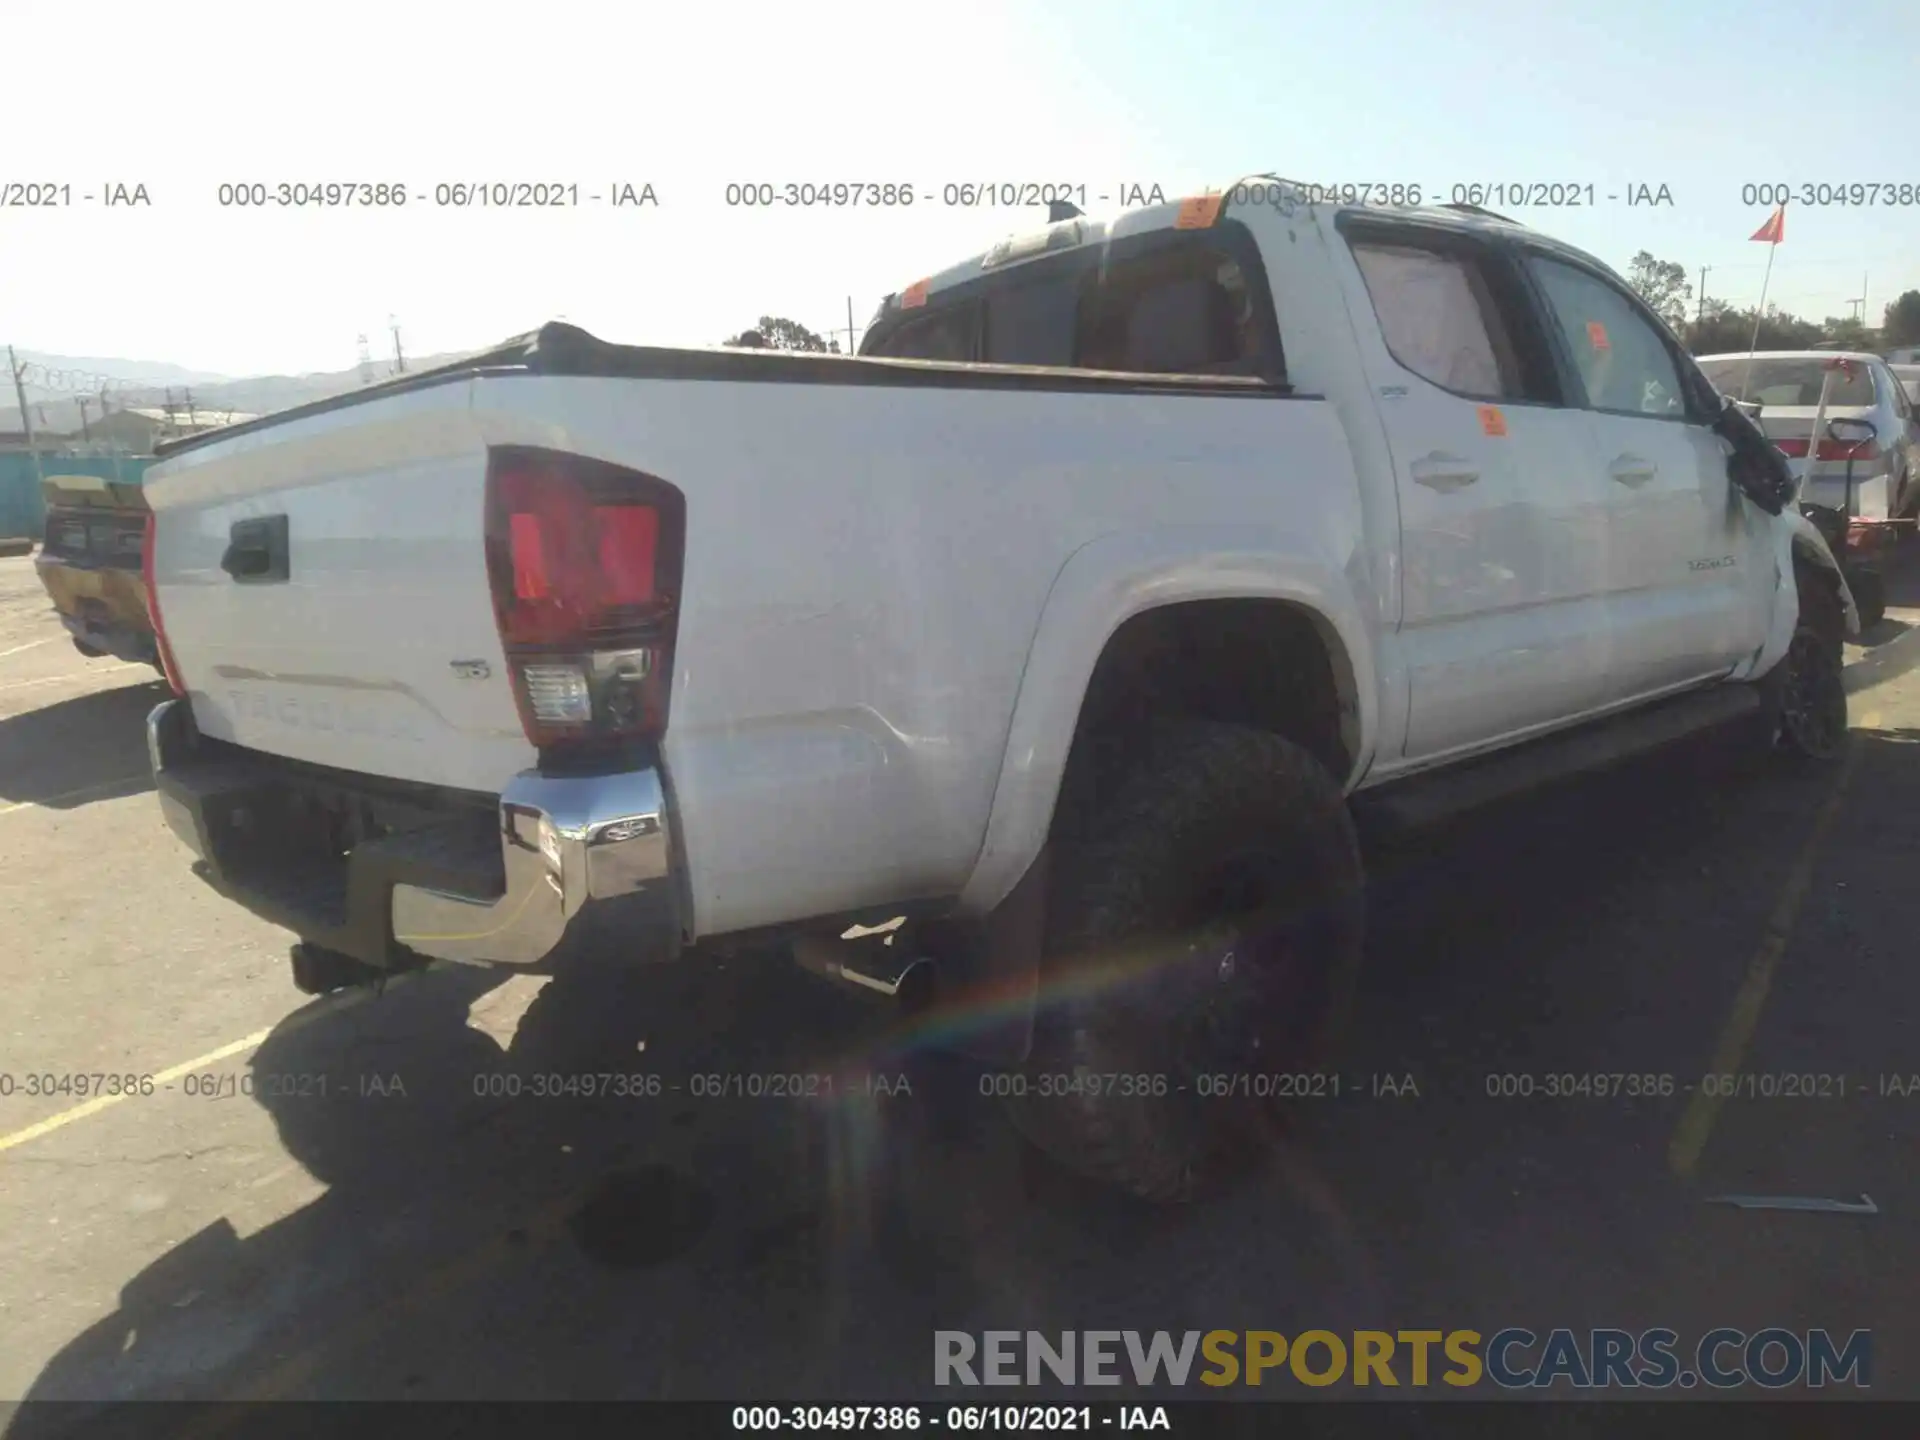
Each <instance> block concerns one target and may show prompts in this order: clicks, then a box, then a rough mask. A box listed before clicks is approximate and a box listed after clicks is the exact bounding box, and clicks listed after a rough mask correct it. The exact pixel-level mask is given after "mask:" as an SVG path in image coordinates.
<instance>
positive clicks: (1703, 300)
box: [1693, 265, 1713, 325]
mask: <svg viewBox="0 0 1920 1440" xmlns="http://www.w3.org/2000/svg"><path fill="white" fill-rule="evenodd" d="M1712 269H1713V267H1712V266H1711V265H1702V266H1701V267H1700V304H1699V307H1698V308H1697V309H1696V310H1695V311H1694V312H1693V323H1694V324H1696V325H1698V324H1699V323H1700V322H1701V321H1702V320H1704V319H1706V318H1707V273H1708V272H1709V271H1710V270H1712Z"/></svg>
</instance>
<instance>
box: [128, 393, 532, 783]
mask: <svg viewBox="0 0 1920 1440" xmlns="http://www.w3.org/2000/svg"><path fill="white" fill-rule="evenodd" d="M472 389H473V384H472V381H471V380H467V379H460V380H452V381H449V382H446V383H440V384H435V385H431V386H428V387H424V388H421V389H418V390H413V391H408V392H404V393H396V394H392V395H388V396H384V397H380V398H372V399H368V400H366V401H365V402H362V403H358V404H352V405H348V406H345V407H342V408H338V409H335V410H332V411H329V412H327V413H322V414H314V415H310V416H306V417H303V418H295V419H291V420H289V421H287V422H286V423H284V424H278V425H270V426H267V427H265V428H261V429H258V430H254V431H251V432H248V433H239V434H236V435H234V436H232V437H230V438H227V439H224V440H216V441H214V442H213V443H211V444H207V445H205V446H202V447H197V448H192V449H189V450H187V451H186V452H185V453H182V454H180V455H177V456H174V457H171V458H169V459H166V460H164V461H163V462H162V463H161V464H160V465H158V466H156V467H155V468H154V469H153V470H152V471H151V472H150V473H149V476H148V480H147V485H146V493H147V499H148V502H149V504H150V505H151V506H152V508H153V510H154V512H155V513H156V515H157V516H158V517H159V523H158V527H157V531H156V543H155V550H154V577H155V590H156V593H157V595H158V599H159V606H160V616H161V621H162V624H163V625H164V627H165V631H166V637H167V641H168V645H169V647H170V648H171V651H172V654H173V657H174V662H175V664H176V666H177V668H178V671H179V676H178V678H179V681H180V683H181V685H182V686H183V687H184V688H185V689H186V691H187V692H188V696H189V699H190V701H191V703H192V708H193V715H194V720H195V722H196V723H197V724H198V726H199V728H200V730H201V731H202V733H204V734H206V735H210V736H212V737H214V738H216V739H220V740H226V741H230V742H232V743H234V744H237V745H242V746H246V747H248V748H249V749H253V750H258V751H264V752H266V753H268V754H273V755H279V756H284V757H287V758H290V759H295V760H302V761H308V762H311V763H314V764H319V765H327V766H333V767H337V768H340V769H344V770H351V771H356V772H360V773H364V774H371V775H383V776H391V777H394V778H398V779H406V780H411V781H417V782H426V783H431V784H437V785H444V786H450V787H453V788H457V789H464V790H476V791H488V792H497V791H499V790H500V789H501V788H502V787H503V786H504V785H505V784H506V782H507V781H508V780H509V779H510V778H511V777H512V776H513V775H514V774H515V773H516V772H518V771H520V770H522V769H525V768H527V767H528V766H530V765H532V764H533V763H534V760H535V754H534V751H533V748H532V746H531V745H529V744H528V742H527V740H526V737H525V735H524V733H523V732H522V729H521V725H520V721H519V717H518V712H517V709H516V707H515V703H514V698H513V693H512V690H511V688H510V683H509V680H508V676H507V668H506V665H505V663H504V659H503V655H502V649H501V643H500V637H499V633H498V630H497V628H496V625H495V619H494V610H493V601H492V597H491V592H490V590H489V588H488V581H487V568H486V555H485V546H484V539H483V534H484V525H485V483H486V442H485V440H484V439H483V438H482V436H481V434H480V432H479V430H478V429H477V428H476V426H475V424H474V420H473V416H472V414H471V410H470V403H471V398H472ZM255 572H257V573H255Z"/></svg>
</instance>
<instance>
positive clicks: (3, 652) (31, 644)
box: [0, 635, 60, 660]
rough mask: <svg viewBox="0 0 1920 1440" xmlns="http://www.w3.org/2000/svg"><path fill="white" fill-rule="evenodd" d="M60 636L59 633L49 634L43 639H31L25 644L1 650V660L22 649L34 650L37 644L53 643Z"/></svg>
mask: <svg viewBox="0 0 1920 1440" xmlns="http://www.w3.org/2000/svg"><path fill="white" fill-rule="evenodd" d="M59 638H60V637H59V636H58V635H49V636H47V637H46V638H45V639H43V640H29V641H28V642H27V643H26V644H24V645H16V646H14V647H13V648H12V649H11V650H0V660H4V659H6V658H7V657H8V656H9V655H18V654H19V653H20V652H21V651H22V650H32V649H34V648H36V647H37V646H41V645H51V644H52V643H53V642H54V641H56V640H58V639H59Z"/></svg>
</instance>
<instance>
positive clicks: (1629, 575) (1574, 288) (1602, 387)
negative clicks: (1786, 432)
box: [1526, 247, 1774, 701]
mask: <svg viewBox="0 0 1920 1440" xmlns="http://www.w3.org/2000/svg"><path fill="white" fill-rule="evenodd" d="M1526 268H1527V272H1528V275H1529V277H1530V278H1531V279H1532V281H1533V282H1534V285H1535V287H1536V289H1537V291H1538V293H1539V295H1540V297H1541V305H1542V307H1543V308H1544V310H1545V311H1546V314H1547V316H1548V320H1549V323H1550V325H1551V328H1552V331H1553V337H1554V340H1555V343H1556V346H1557V348H1558V349H1559V352H1560V355H1561V360H1562V366H1563V370H1564V372H1565V374H1566V383H1567V385H1568V388H1569V389H1570V390H1572V391H1575V392H1577V394H1578V397H1579V399H1580V400H1581V402H1582V403H1583V404H1584V405H1585V407H1586V414H1587V420H1588V423H1589V425H1590V426H1591V428H1592V433H1593V437H1594V445H1593V448H1592V451H1591V453H1594V454H1595V455H1596V456H1597V461H1598V463H1597V466H1596V468H1595V470H1594V471H1593V472H1592V473H1593V478H1594V483H1596V484H1597V485H1598V486H1599V487H1600V488H1601V489H1602V490H1603V491H1604V492H1605V494H1606V496H1607V535H1608V538H1607V541H1606V546H1605V550H1606V556H1607V576H1606V587H1607V591H1608V629H1609V630H1610V632H1611V633H1612V635H1613V637H1614V647H1613V651H1612V654H1611V656H1610V658H1609V661H1608V677H1607V686H1608V690H1609V692H1610V698H1612V699H1614V700H1622V701H1624V700H1632V699H1638V698H1643V697H1646V696H1650V695H1653V694H1656V693H1658V692H1661V691H1664V690H1670V689H1674V688H1677V687H1681V686H1685V685H1688V684H1691V683H1693V682H1695V681H1699V680H1705V679H1709V678H1711V677H1713V676H1716V675H1723V674H1725V673H1726V672H1727V671H1728V670H1729V669H1731V668H1732V666H1733V665H1734V664H1735V663H1736V662H1737V661H1738V660H1740V659H1741V658H1743V657H1744V656H1745V655H1747V654H1748V653H1750V652H1751V651H1753V650H1754V649H1756V648H1757V647H1758V646H1759V645H1760V644H1761V643H1762V642H1763V641H1764V640H1765V638H1766V634H1765V626H1766V619H1767V615H1768V613H1769V612H1768V607H1767V605H1766V603H1765V595H1766V594H1767V593H1768V591H1769V589H1770V587H1771V585H1772V582H1773V579H1774V575H1773V558H1772V549H1771V546H1770V544H1768V543H1766V541H1765V537H1764V536H1763V534H1762V527H1761V524H1760V517H1759V513H1758V512H1757V511H1756V510H1755V509H1754V507H1752V506H1750V505H1747V504H1745V503H1743V502H1742V501H1741V500H1740V498H1739V497H1738V495H1737V494H1736V493H1735V491H1734V488H1733V485H1732V482H1731V481H1730V480H1729V479H1728V477H1727V453H1728V447H1727V445H1726V443H1725V442H1724V441H1723V440H1721V439H1720V437H1719V436H1717V435H1716V434H1714V433H1713V431H1712V430H1711V429H1710V428H1709V422H1710V421H1711V420H1712V418H1713V415H1714V405H1715V401H1714V397H1713V394H1712V387H1711V386H1710V385H1709V384H1707V382H1706V380H1705V377H1704V376H1702V375H1700V374H1699V372H1698V370H1697V367H1695V366H1694V365H1693V362H1692V361H1691V360H1690V359H1689V358H1687V356H1686V355H1685V354H1684V352H1682V351H1681V350H1680V348H1679V346H1678V345H1677V344H1676V343H1674V341H1673V340H1672V339H1671V337H1670V336H1669V334H1668V333H1667V331H1666V329H1665V327H1664V326H1662V325H1661V323H1660V322H1659V321H1658V320H1657V319H1655V318H1654V316H1653V315H1652V313H1651V312H1649V311H1648V310H1647V308H1646V306H1645V305H1643V304H1642V303H1641V302H1640V301H1639V299H1638V298H1637V297H1635V296H1634V295H1633V294H1632V292H1631V291H1629V290H1628V289H1627V288H1626V287H1625V286H1623V285H1621V284H1619V283H1618V282H1617V281H1615V280H1614V279H1612V278H1611V277H1609V276H1608V275H1606V274H1605V273H1604V272H1603V271H1601V270H1600V269H1599V268H1598V267H1596V266H1588V265H1584V264H1581V263H1578V262H1576V261H1574V260H1572V259H1570V258H1569V257H1567V256H1565V255H1563V254H1561V253H1559V252H1546V251H1544V250H1535V249H1532V248H1530V247H1529V249H1528V252H1527V258H1526Z"/></svg>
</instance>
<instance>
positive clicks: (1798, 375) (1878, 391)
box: [1699, 350, 1920, 520]
mask: <svg viewBox="0 0 1920 1440" xmlns="http://www.w3.org/2000/svg"><path fill="white" fill-rule="evenodd" d="M1835 360H1845V361H1847V362H1849V365H1850V368H1849V370H1847V371H1844V372H1841V373H1836V374H1834V375H1833V385H1832V388H1831V389H1830V390H1829V391H1828V392H1827V412H1826V419H1827V422H1832V421H1835V420H1866V421H1869V422H1871V423H1872V425H1873V427H1874V431H1875V438H1874V439H1873V440H1872V441H1871V442H1870V443H1866V444H1854V443H1850V442H1848V441H1846V440H1843V439H1838V438H1835V437H1834V436H1832V435H1830V434H1823V435H1821V436H1819V437H1818V439H1817V440H1816V439H1815V437H1814V434H1813V421H1814V412H1815V411H1816V410H1817V408H1818V407H1819V404H1820V388H1821V386H1822V385H1823V384H1824V383H1825V381H1826V379H1827V376H1828V374H1829V369H1828V367H1829V366H1830V365H1831V364H1832V362H1834V361H1835ZM1749 363H1751V369H1750V370H1749ZM1699 364H1700V368H1701V369H1702V370H1703V371H1705V372H1706V376H1707V379H1708V380H1709V381H1711V382H1712V383H1713V386H1714V388H1715V389H1717V390H1719V391H1720V393H1721V394H1723V395H1730V396H1732V397H1733V398H1734V399H1735V400H1745V401H1756V402H1758V403H1759V405H1760V406H1761V412H1760V427H1761V429H1762V430H1764V431H1765V432H1766V434H1767V437H1768V438H1769V439H1770V440H1772V441H1773V443H1774V444H1776V445H1778V446H1779V447H1780V449H1781V450H1782V451H1783V452H1784V453H1785V454H1786V456H1787V458H1788V459H1789V460H1791V461H1793V462H1794V470H1795V472H1796V473H1798V474H1799V475H1800V476H1801V478H1802V488H1801V492H1800V499H1801V501H1802V502H1803V503H1806V504H1809V505H1827V506H1831V507H1832V508H1834V509H1836V510H1840V511H1842V512H1843V513H1844V514H1846V515H1848V516H1850V517H1854V518H1858V519H1861V520H1893V519H1902V518H1911V517H1912V516H1913V515H1914V513H1915V510H1916V508H1917V507H1920V405H1916V402H1915V401H1914V399H1913V397H1912V395H1911V394H1910V393H1909V392H1908V391H1907V390H1906V389H1905V388H1903V387H1902V385H1901V383H1900V381H1899V380H1898V379H1897V378H1895V375H1894V372H1893V369H1892V367H1890V366H1889V365H1888V364H1887V362H1886V361H1884V360H1882V359H1881V358H1880V357H1879V356H1877V355H1868V354H1863V353H1858V352H1849V351H1834V350H1762V351H1760V352H1758V353H1757V354H1754V355H1752V356H1748V355H1703V356H1701V357H1700V360H1699ZM1822 428H1823V429H1824V428H1825V426H1824V425H1823V427H1822ZM1809 450H1812V451H1813V457H1812V460H1811V462H1809V460H1808V451H1809ZM1849 452H1851V456H1852V463H1853V480H1852V491H1853V493H1852V494H1851V495H1849V494H1848V493H1847V461H1848V457H1849Z"/></svg>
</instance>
